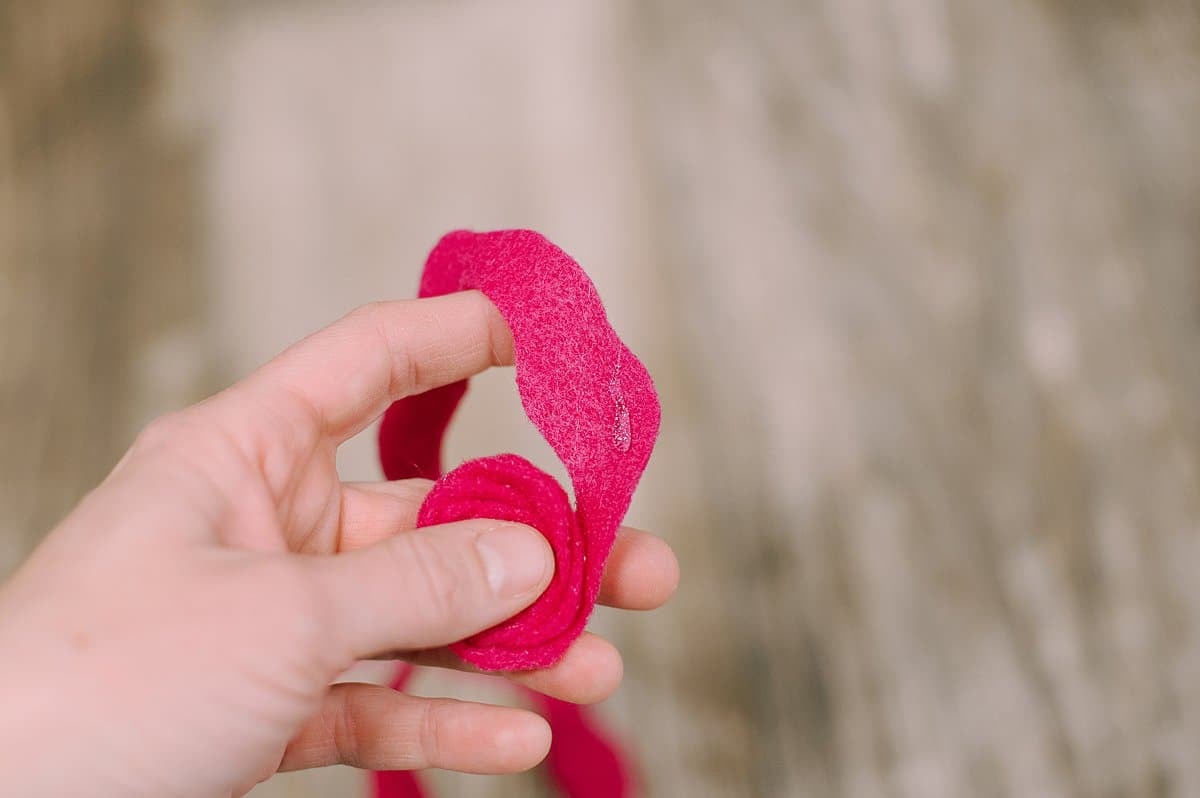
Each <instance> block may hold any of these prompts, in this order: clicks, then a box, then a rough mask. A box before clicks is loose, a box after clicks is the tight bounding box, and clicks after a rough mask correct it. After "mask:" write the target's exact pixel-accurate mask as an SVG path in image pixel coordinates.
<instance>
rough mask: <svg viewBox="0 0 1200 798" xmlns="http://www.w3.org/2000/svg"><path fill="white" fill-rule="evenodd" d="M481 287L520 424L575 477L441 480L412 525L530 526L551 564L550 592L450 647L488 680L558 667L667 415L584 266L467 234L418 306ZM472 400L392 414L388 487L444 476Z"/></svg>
mask: <svg viewBox="0 0 1200 798" xmlns="http://www.w3.org/2000/svg"><path fill="white" fill-rule="evenodd" d="M468 289H478V290H480V291H482V292H483V293H484V295H486V296H487V297H488V299H489V300H491V301H492V303H493V304H494V305H495V306H496V308H497V309H498V310H499V312H500V314H501V315H502V316H503V317H504V319H505V321H506V322H507V323H508V325H509V328H510V329H511V330H512V334H513V344H514V352H515V361H516V377H517V390H518V392H519V393H520V396H521V402H522V405H523V407H524V408H525V412H526V414H527V415H528V416H529V419H530V420H531V421H532V422H533V423H534V425H535V426H536V427H537V428H538V430H539V431H541V433H542V435H543V436H544V437H545V438H546V440H547V442H548V443H549V444H550V446H551V447H552V448H553V449H554V452H555V453H556V454H557V455H558V456H559V458H560V459H561V460H562V461H563V463H564V465H566V467H567V473H568V475H569V476H570V479H571V483H572V485H573V487H574V489H575V500H576V506H575V508H574V510H572V508H571V506H570V502H569V500H568V498H567V496H566V493H565V492H564V491H563V490H562V488H561V487H559V486H558V484H557V482H555V480H554V479H553V478H552V477H551V476H549V475H548V474H546V473H545V472H543V471H541V470H540V469H538V468H536V467H535V466H533V465H532V464H531V463H529V462H528V461H527V460H524V459H522V458H519V457H517V456H515V455H500V456H498V457H493V458H484V459H482V460H475V461H471V462H469V463H466V464H464V465H463V466H460V467H459V468H458V469H455V470H454V471H452V472H451V473H450V474H447V475H446V476H445V477H443V478H442V479H440V480H439V481H438V484H437V485H435V486H434V489H433V491H431V493H430V494H429V497H428V498H427V499H426V500H425V503H424V505H423V506H422V508H421V511H420V515H419V516H418V525H421V526H425V525H431V524H439V523H445V522H448V521H453V520H460V519H463V518H471V517H475V518H480V517H483V518H499V519H503V520H513V521H520V522H522V523H526V524H529V525H530V526H534V527H535V528H537V529H538V530H540V531H541V532H542V534H544V535H546V537H547V539H548V540H549V541H550V543H551V546H552V548H553V549H554V553H555V560H556V572H555V576H554V580H553V581H552V583H551V585H550V587H549V588H548V589H547V590H546V592H545V593H544V594H543V596H542V597H541V598H540V599H539V600H538V601H537V602H535V603H534V604H533V605H532V606H531V607H529V608H528V609H526V610H525V611H524V612H522V613H520V614H519V615H517V616H516V617H515V618H512V619H510V620H509V621H507V622H505V623H503V624H501V625H499V626H496V627H493V628H492V629H489V630H487V631H485V632H482V633H480V634H479V635H476V636H474V637H472V638H470V639H468V640H465V641H462V642H460V643H457V644H455V645H454V646H452V648H453V650H454V651H455V653H457V654H458V655H459V656H460V657H462V658H463V659H464V660H466V661H468V662H470V663H472V664H474V665H476V666H478V667H480V668H482V669H485V670H519V669H532V668H542V667H546V666H548V665H551V664H553V663H554V662H557V661H558V660H559V659H561V657H562V655H563V654H564V653H565V652H566V650H567V648H568V646H570V644H571V643H572V642H573V641H574V640H575V639H577V638H578V637H579V635H580V634H581V633H582V632H583V629H584V627H585V626H586V624H587V619H588V617H589V616H590V614H591V612H592V609H593V608H594V607H595V603H596V597H597V595H598V593H599V589H600V577H601V575H602V573H603V570H604V564H605V561H606V560H607V557H608V554H609V552H610V550H611V549H612V544H613V541H614V539H615V537H616V531H617V527H618V526H619V524H620V522H621V519H622V518H623V517H624V515H625V512H626V510H628V508H629V502H630V500H631V498H632V496H633V491H634V489H635V488H636V487H637V483H638V480H639V479H640V478H641V475H642V472H643V471H644V470H645V467H646V463H647V462H648V460H649V458H650V453H651V451H652V450H653V448H654V443H655V441H656V439H657V436H658V428H659V420H660V409H659V404H658V397H657V394H656V392H655V390H654V385H653V383H652V381H651V379H650V375H649V373H648V372H647V371H646V369H645V367H644V366H643V365H642V363H641V362H640V361H639V360H638V359H637V358H636V357H635V356H634V354H633V353H632V352H631V351H630V350H629V349H628V347H626V346H625V345H624V344H623V343H622V342H621V340H620V339H619V338H618V337H617V335H616V333H615V332H614V331H613V329H612V326H611V325H610V324H609V322H608V318H607V315H606V314H605V312H604V307H603V305H602V304H601V302H600V298H599V296H598V295H597V293H596V290H595V287H594V286H593V285H592V283H591V281H590V280H589V279H588V277H587V275H586V274H585V273H584V272H583V270H582V269H581V268H580V267H579V265H578V264H577V263H576V262H575V261H574V260H572V259H571V258H570V256H568V255H567V254H566V253H565V252H563V251H562V250H561V249H559V248H558V247H556V246H554V245H553V244H551V243H550V242H549V241H547V240H546V239H545V238H544V237H543V236H541V235H539V234H538V233H535V232H533V231H529V230H508V231H499V232H493V233H471V232H466V231H459V232H454V233H450V234H449V235H447V236H445V237H444V238H443V239H442V240H441V241H440V242H439V243H438V245H437V246H436V247H435V248H434V250H433V252H432V253H431V254H430V256H429V259H428V261H427V262H426V266H425V272H424V275H423V277H422V280H421V290H420V295H421V296H423V297H424V296H437V295H441V294H446V293H451V292H454V291H462V290H468ZM465 391H466V383H465V382H460V383H455V384H453V385H448V386H445V387H443V388H439V389H436V390H434V391H430V392H428V393H426V394H422V395H420V396H416V397H410V398H407V399H404V400H401V401H400V402H397V403H396V404H395V405H393V406H392V407H391V408H390V409H389V410H388V412H387V414H386V415H385V417H384V421H383V426H382V428H381V430H380V455H381V459H382V461H383V466H384V472H385V474H386V475H387V477H388V479H404V478H407V477H413V476H423V477H429V478H434V477H437V476H439V475H440V469H441V462H440V459H441V458H440V455H441V443H442V438H443V437H444V434H445V431H446V427H447V426H448V424H449V422H450V419H451V418H452V416H453V413H454V410H455V408H456V407H457V406H458V403H459V402H460V401H461V399H462V397H463V395H464V393H465Z"/></svg>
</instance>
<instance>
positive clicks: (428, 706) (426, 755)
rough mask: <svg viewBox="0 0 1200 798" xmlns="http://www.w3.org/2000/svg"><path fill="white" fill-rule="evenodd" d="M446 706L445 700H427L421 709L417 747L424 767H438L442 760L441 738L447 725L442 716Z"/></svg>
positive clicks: (418, 755) (418, 756)
mask: <svg viewBox="0 0 1200 798" xmlns="http://www.w3.org/2000/svg"><path fill="white" fill-rule="evenodd" d="M446 706H447V705H446V703H445V702H444V701H437V700H434V701H427V702H425V705H424V707H423V708H422V710H421V718H420V720H419V721H418V723H417V746H416V747H417V758H418V759H420V761H421V765H422V767H436V765H437V763H438V762H440V761H441V740H442V734H443V732H444V726H445V721H444V718H443V717H442V716H443V714H444V712H445V710H446Z"/></svg>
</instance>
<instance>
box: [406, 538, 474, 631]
mask: <svg viewBox="0 0 1200 798" xmlns="http://www.w3.org/2000/svg"><path fill="white" fill-rule="evenodd" d="M398 541H400V542H401V545H397V546H396V547H394V548H393V549H392V550H393V552H394V553H395V554H394V556H395V557H396V558H397V559H398V560H399V562H398V563H397V565H398V567H399V568H400V569H401V570H400V571H399V573H404V574H407V575H408V588H409V593H410V595H411V596H412V598H413V600H414V601H415V602H418V604H419V606H420V607H421V609H422V611H423V612H422V614H423V615H424V616H425V617H426V619H427V620H428V622H429V623H430V624H434V625H437V626H444V625H448V624H452V623H453V622H454V621H455V620H456V619H457V618H458V617H459V616H460V615H461V614H462V603H463V599H464V595H463V594H464V590H463V584H462V580H461V579H460V578H459V576H460V575H459V573H458V570H459V569H458V568H456V567H455V563H454V561H453V558H452V557H450V556H448V553H447V552H446V551H445V549H444V547H442V546H440V545H438V544H437V543H436V542H434V541H433V540H432V539H431V538H430V537H428V536H427V535H424V534H421V533H419V532H418V533H409V534H405V535H402V536H400V537H399V538H398Z"/></svg>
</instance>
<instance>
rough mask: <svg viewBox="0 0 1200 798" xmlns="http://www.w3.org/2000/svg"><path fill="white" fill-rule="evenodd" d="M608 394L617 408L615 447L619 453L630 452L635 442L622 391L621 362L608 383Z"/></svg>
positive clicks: (614, 429)
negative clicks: (631, 445)
mask: <svg viewBox="0 0 1200 798" xmlns="http://www.w3.org/2000/svg"><path fill="white" fill-rule="evenodd" d="M608 392H609V393H610V394H611V395H612V399H613V404H614V405H615V406H616V418H615V419H614V421H613V446H616V447H617V449H618V450H619V451H622V452H627V451H629V446H630V444H631V443H632V442H633V431H632V430H631V429H630V427H629V407H628V406H626V404H625V392H624V391H623V390H622V389H621V362H620V361H617V369H616V372H615V373H614V374H613V378H612V380H610V381H609V383H608Z"/></svg>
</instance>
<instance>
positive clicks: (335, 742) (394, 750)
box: [279, 684, 550, 774]
mask: <svg viewBox="0 0 1200 798" xmlns="http://www.w3.org/2000/svg"><path fill="white" fill-rule="evenodd" d="M549 750H550V727H549V726H548V725H547V724H546V721H545V720H543V719H542V718H541V717H540V716H539V715H537V714H535V713H533V712H528V711H526V710H523V709H512V708H509V707H497V706H489V705H486V704H474V703H469V702H464V701H452V700H450V699H444V698H437V699H430V698H417V697H415V696H409V695H405V694H404V693H398V692H396V691H395V690H390V689H388V688H386V687H380V686H378V685H373V684H338V685H334V686H333V687H332V688H330V690H329V694H328V695H327V696H326V697H325V700H324V702H323V703H322V705H321V710H320V712H319V713H318V714H317V715H315V716H314V717H313V718H312V719H311V720H309V721H308V722H307V723H306V724H305V725H304V726H303V728H301V729H300V731H299V733H298V734H297V735H296V736H295V737H294V738H292V741H291V742H290V743H289V744H288V747H287V750H286V751H285V752H284V755H283V760H282V761H281V762H280V765H279V770H280V772H284V771H290V770H303V769H307V768H318V767H326V766H329V765H349V766H351V767H356V768H368V769H370V770H422V769H424V768H445V769H447V770H458V771H463V772H466V773H481V774H504V773H517V772H520V771H522V770H528V769H529V768H532V767H534V766H535V765H537V764H538V763H539V762H541V761H542V760H543V759H544V758H545V756H546V753H547V752H548V751H549Z"/></svg>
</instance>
